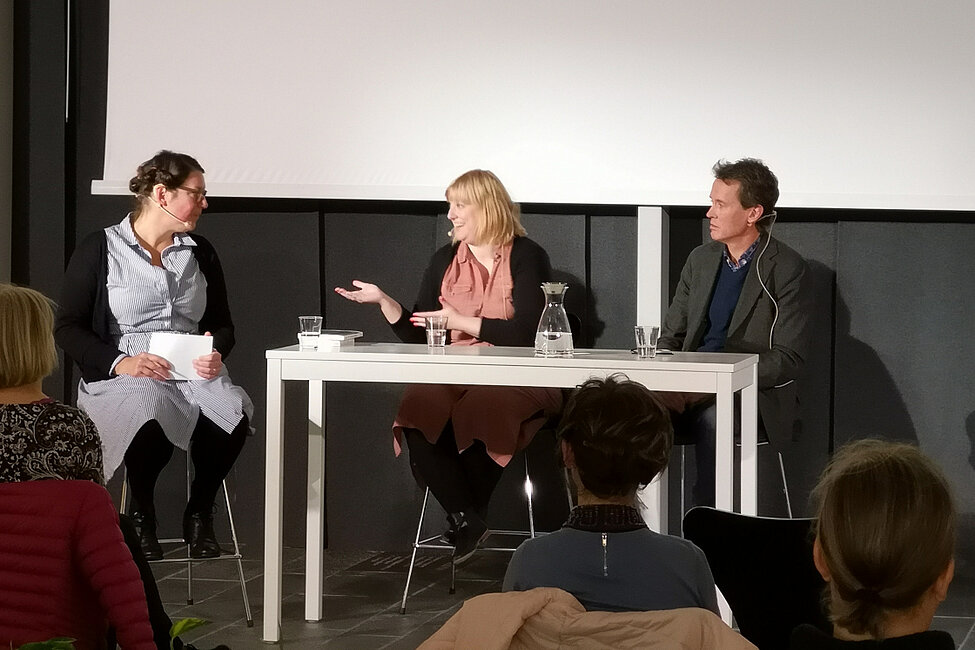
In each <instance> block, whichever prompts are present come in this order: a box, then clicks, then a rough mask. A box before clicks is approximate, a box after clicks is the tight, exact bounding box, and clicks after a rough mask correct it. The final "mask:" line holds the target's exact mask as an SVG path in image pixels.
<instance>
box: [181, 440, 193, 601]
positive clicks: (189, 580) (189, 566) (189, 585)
mask: <svg viewBox="0 0 975 650" xmlns="http://www.w3.org/2000/svg"><path fill="white" fill-rule="evenodd" d="M190 465H191V463H190V450H189V449H187V450H186V499H187V500H189V498H190V488H191V487H192V485H193V474H192V469H191V467H190ZM184 534H185V533H184ZM183 541H184V542H186V604H187V605H192V604H193V561H192V560H191V559H190V540H188V539H184V540H183Z"/></svg>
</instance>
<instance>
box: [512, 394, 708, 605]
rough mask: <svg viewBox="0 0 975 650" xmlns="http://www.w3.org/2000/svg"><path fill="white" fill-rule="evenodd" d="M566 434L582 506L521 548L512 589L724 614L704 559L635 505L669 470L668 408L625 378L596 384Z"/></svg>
mask: <svg viewBox="0 0 975 650" xmlns="http://www.w3.org/2000/svg"><path fill="white" fill-rule="evenodd" d="M557 435H558V438H559V441H560V442H559V444H560V451H561V456H562V459H563V461H564V462H565V466H566V467H567V468H568V469H569V471H570V473H571V477H572V482H573V483H574V484H575V486H576V488H577V491H578V505H577V506H576V507H575V508H573V510H572V512H571V513H570V515H569V519H568V521H566V523H565V525H564V526H563V527H562V528H561V529H560V530H558V531H556V532H554V533H551V534H549V535H544V536H542V537H537V538H535V539H530V540H528V541H526V542H524V543H523V544H522V545H521V546H520V547H518V549H517V550H516V551H515V554H514V556H513V557H512V558H511V563H510V564H509V565H508V571H507V573H506V574H505V577H504V590H505V591H523V590H528V589H532V588H535V587H558V588H560V589H564V590H565V591H568V592H569V593H571V594H572V595H573V596H575V597H576V599H578V600H579V602H580V603H582V605H583V606H584V607H585V608H586V609H587V610H590V611H592V610H600V611H645V610H661V609H677V608H682V607H700V608H705V609H709V610H711V611H712V612H714V613H715V614H717V613H718V602H717V596H716V593H715V587H714V578H713V577H712V576H711V569H710V568H709V567H708V563H707V560H706V559H705V557H704V553H703V552H702V551H701V550H700V549H699V548H697V547H696V546H694V545H693V544H692V543H691V542H689V541H687V540H684V539H680V538H678V537H670V536H668V535H661V534H659V533H655V532H653V531H652V530H650V529H649V528H647V525H646V524H645V523H644V521H643V519H642V517H641V516H640V513H639V511H638V510H637V509H636V508H635V507H634V501H635V498H636V491H637V489H638V488H640V487H642V486H645V485H647V484H648V483H650V481H652V480H653V479H654V477H656V476H657V474H659V473H660V472H661V471H662V470H663V469H664V468H665V467H666V466H667V460H668V458H669V456H670V449H671V446H672V444H673V431H672V429H671V424H670V416H669V414H668V411H667V409H666V408H664V407H663V406H662V405H661V404H660V403H659V402H658V401H657V399H656V398H655V397H654V396H653V395H652V394H651V393H650V391H648V390H647V389H646V388H645V387H644V386H642V385H640V384H637V383H635V382H632V381H629V380H627V379H626V378H625V377H622V376H620V375H615V376H612V377H609V378H607V379H590V380H589V381H587V382H586V383H584V384H582V385H581V386H579V387H578V388H577V389H576V390H575V392H574V393H573V394H572V397H571V398H570V399H569V402H568V405H567V406H566V408H565V411H564V413H563V416H562V420H561V422H560V423H559V427H558V431H557Z"/></svg>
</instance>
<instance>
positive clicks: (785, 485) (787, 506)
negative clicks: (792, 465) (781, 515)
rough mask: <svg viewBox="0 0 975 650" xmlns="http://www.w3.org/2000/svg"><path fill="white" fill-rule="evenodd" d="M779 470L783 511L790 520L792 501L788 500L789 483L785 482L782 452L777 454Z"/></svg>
mask: <svg viewBox="0 0 975 650" xmlns="http://www.w3.org/2000/svg"><path fill="white" fill-rule="evenodd" d="M779 470H780V471H781V472H782V491H783V492H785V509H786V511H787V512H788V513H789V519H792V500H791V499H789V483H788V481H786V480H785V463H784V462H783V461H782V452H779Z"/></svg>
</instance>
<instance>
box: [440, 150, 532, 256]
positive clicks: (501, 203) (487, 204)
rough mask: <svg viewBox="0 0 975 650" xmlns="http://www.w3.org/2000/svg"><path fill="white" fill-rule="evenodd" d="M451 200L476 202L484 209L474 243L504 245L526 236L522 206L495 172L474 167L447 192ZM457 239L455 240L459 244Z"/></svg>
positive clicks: (481, 211)
mask: <svg viewBox="0 0 975 650" xmlns="http://www.w3.org/2000/svg"><path fill="white" fill-rule="evenodd" d="M445 195H446V197H447V200H448V201H459V202H462V203H469V204H471V205H476V206H477V207H478V209H479V210H480V219H478V221H477V228H476V230H475V233H474V234H475V237H474V242H475V243H476V244H494V245H498V246H503V245H504V244H507V243H509V242H511V241H512V240H513V239H514V238H515V237H524V236H525V228H524V227H523V226H522V225H521V208H520V207H518V204H517V203H513V202H512V201H511V197H510V196H508V190H506V189H504V185H502V184H501V181H499V180H498V177H497V176H495V175H494V174H493V173H491V172H489V171H487V170H484V169H472V170H471V171H469V172H466V173H464V174H461V175H460V176H459V177H457V180H455V181H454V182H453V183H451V184H450V187H448V188H447V191H446V192H445ZM456 241H457V240H456V239H455V240H454V242H455V243H456Z"/></svg>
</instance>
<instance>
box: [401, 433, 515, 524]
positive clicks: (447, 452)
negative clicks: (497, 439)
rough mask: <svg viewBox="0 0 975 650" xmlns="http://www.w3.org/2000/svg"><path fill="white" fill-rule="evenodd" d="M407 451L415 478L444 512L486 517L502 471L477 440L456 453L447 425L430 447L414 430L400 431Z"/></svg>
mask: <svg viewBox="0 0 975 650" xmlns="http://www.w3.org/2000/svg"><path fill="white" fill-rule="evenodd" d="M403 436H404V437H405V438H406V444H407V446H408V447H409V448H410V464H411V465H412V466H413V470H414V474H415V475H416V476H418V477H419V478H421V479H422V480H423V482H425V483H426V484H427V486H428V487H429V488H430V491H431V492H433V496H434V497H436V499H437V501H439V502H440V505H441V506H443V509H444V510H446V511H447V512H465V511H466V512H470V511H471V510H474V511H475V512H477V513H478V514H479V515H480V516H481V517H483V516H484V515H485V514H486V513H487V507H488V502H489V501H490V500H491V493H492V492H494V488H495V486H496V485H497V484H498V481H499V480H500V479H501V473H502V472H503V471H504V468H503V467H501V466H500V465H498V464H497V463H496V462H494V460H492V459H491V457H490V456H489V455H488V453H487V447H485V446H484V443H483V442H481V441H480V440H475V441H474V444H472V445H471V446H470V447H468V448H467V449H465V450H464V453H461V454H459V453H457V440H456V439H455V438H454V429H453V427H452V426H451V424H450V423H449V422H448V423H447V426H446V427H445V428H444V430H443V433H441V434H440V437H439V438H438V439H437V442H435V443H433V444H431V443H429V442H427V439H426V438H425V437H424V436H423V433H422V432H421V431H419V430H417V429H403Z"/></svg>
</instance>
